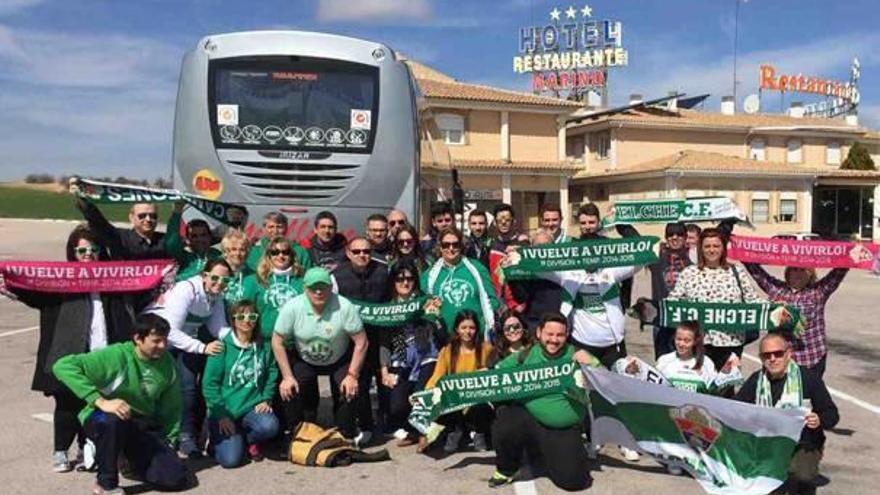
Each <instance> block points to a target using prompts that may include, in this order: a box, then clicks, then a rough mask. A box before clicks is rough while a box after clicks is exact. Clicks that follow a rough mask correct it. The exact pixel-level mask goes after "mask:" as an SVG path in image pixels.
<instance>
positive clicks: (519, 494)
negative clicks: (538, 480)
mask: <svg viewBox="0 0 880 495" xmlns="http://www.w3.org/2000/svg"><path fill="white" fill-rule="evenodd" d="M528 462H531V461H528ZM520 474H521V475H522V476H524V477H526V478H532V477H533V476H532V468H531V466H529V464H528V463H524V465H523V467H522V469H521V470H520ZM513 492H514V493H516V495H538V487H537V485H535V480H533V479H530V480H528V481H514V482H513Z"/></svg>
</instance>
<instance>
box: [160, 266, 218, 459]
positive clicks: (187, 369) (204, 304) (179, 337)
mask: <svg viewBox="0 0 880 495" xmlns="http://www.w3.org/2000/svg"><path fill="white" fill-rule="evenodd" d="M231 273H232V270H231V269H230V268H229V263H227V262H226V261H225V260H223V259H214V260H208V262H207V263H205V266H204V268H203V269H202V273H201V274H199V275H196V276H194V277H190V278H188V279H186V280H181V281H180V282H177V283H176V284H174V287H172V288H171V290H169V291H168V292H166V293H164V294H162V296H161V297H160V298H159V299H158V300H157V301H156V302H155V303H153V304H151V305H150V306H148V307H147V309H146V310H144V311H145V312H146V313H155V314H157V315H159V316H161V317H163V318H165V320H166V321H168V325H169V326H170V327H171V331H170V332H169V333H168V344H169V347H170V351H171V354H172V356H174V358H175V359H176V360H177V370H178V372H179V374H180V388H181V391H182V393H183V417H182V418H181V423H180V452H181V453H182V454H183V455H186V456H189V457H194V458H197V457H201V455H202V451H201V448H200V447H199V446H198V443H197V442H198V438H199V433H200V430H201V427H200V425H201V424H202V422H201V418H198V417H197V411H198V409H199V408H198V403H199V401H201V400H202V397H201V394H199V382H200V380H201V376H202V373H203V371H204V369H205V358H206V356H210V355H213V354H218V353H220V352H222V351H223V343H222V342H220V340H217V339H218V337H219V336H220V333H221V331H222V330H223V329H224V328H228V325H227V323H226V305H225V304H224V301H223V292H224V290H225V289H226V285H227V284H228V283H229V280H230V274H231ZM201 328H206V329H207V330H208V333H209V334H210V338H212V339H214V340H212V341H210V342H207V343H205V342H203V341H202V340H201V338H200V335H199V333H200V332H199V330H200V329H201Z"/></svg>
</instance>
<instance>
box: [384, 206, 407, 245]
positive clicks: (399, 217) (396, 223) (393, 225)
mask: <svg viewBox="0 0 880 495" xmlns="http://www.w3.org/2000/svg"><path fill="white" fill-rule="evenodd" d="M408 223H409V219H408V218H407V217H406V213H404V212H403V211H401V210H396V209H395V210H391V211H389V212H388V239H392V240H393V239H394V238H395V237H396V236H397V233H398V232H400V229H401V228H402V227H403V226H404V225H406V224H408Z"/></svg>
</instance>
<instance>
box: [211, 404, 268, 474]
mask: <svg viewBox="0 0 880 495" xmlns="http://www.w3.org/2000/svg"><path fill="white" fill-rule="evenodd" d="M278 427H279V424H278V418H277V417H275V414H274V413H258V412H256V411H254V410H253V409H251V410H250V411H249V412H248V413H247V414H245V415H244V416H243V417H242V418H240V419H238V420H237V421H235V433H234V434H232V435H224V434H223V433H222V432H221V431H220V421H218V420H216V419H211V420H209V421H208V431H209V432H210V434H211V445H213V446H214V460H215V461H217V463H218V464H220V465H221V466H223V467H224V468H227V469H228V468H234V467H238V466H240V465H241V462H242V460H244V450H245V447H246V446H247V445H250V444H254V443H260V442H265V441H266V440H269V439H271V438H273V437H274V436H275V435H277V434H278Z"/></svg>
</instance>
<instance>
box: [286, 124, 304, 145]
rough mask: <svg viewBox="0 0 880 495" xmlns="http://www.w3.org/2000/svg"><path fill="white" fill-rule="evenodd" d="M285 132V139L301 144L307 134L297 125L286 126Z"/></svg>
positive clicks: (291, 142)
mask: <svg viewBox="0 0 880 495" xmlns="http://www.w3.org/2000/svg"><path fill="white" fill-rule="evenodd" d="M283 134H284V139H285V140H286V141H287V142H288V143H290V144H299V143H300V142H302V140H303V138H304V137H305V136H306V133H305V132H303V130H302V129H300V128H299V127H296V126H290V127H285V128H284V133H283Z"/></svg>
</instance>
